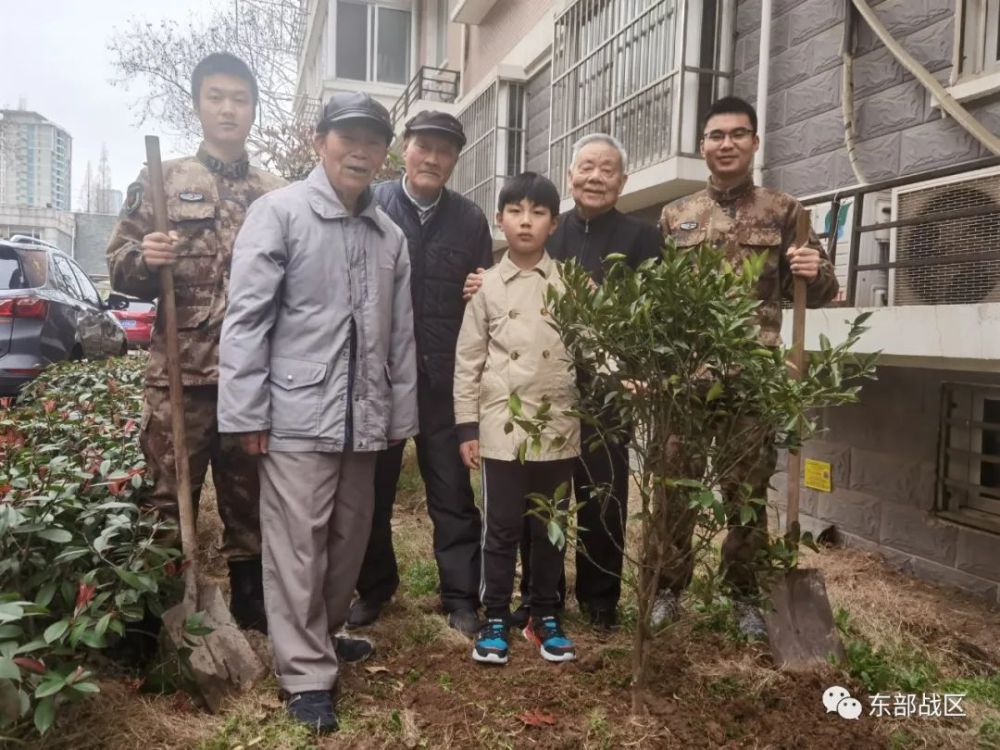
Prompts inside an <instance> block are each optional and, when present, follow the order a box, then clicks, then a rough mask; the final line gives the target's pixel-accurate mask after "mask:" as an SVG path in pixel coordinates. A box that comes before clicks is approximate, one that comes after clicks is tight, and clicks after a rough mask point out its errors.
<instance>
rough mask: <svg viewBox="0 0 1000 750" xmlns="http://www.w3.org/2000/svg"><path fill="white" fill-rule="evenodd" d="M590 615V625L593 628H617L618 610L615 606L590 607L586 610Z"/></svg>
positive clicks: (605, 629)
mask: <svg viewBox="0 0 1000 750" xmlns="http://www.w3.org/2000/svg"><path fill="white" fill-rule="evenodd" d="M587 614H588V616H589V617H590V627H592V628H594V630H604V631H608V630H616V629H617V628H618V611H617V609H616V608H615V607H590V608H589V609H588V610H587Z"/></svg>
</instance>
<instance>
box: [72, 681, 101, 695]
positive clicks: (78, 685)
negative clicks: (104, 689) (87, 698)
mask: <svg viewBox="0 0 1000 750" xmlns="http://www.w3.org/2000/svg"><path fill="white" fill-rule="evenodd" d="M71 687H72V688H73V689H74V690H75V691H76V692H78V693H85V694H89V693H99V692H101V689H100V688H99V687H98V686H97V684H96V683H93V682H75V683H73V685H72V686H71Z"/></svg>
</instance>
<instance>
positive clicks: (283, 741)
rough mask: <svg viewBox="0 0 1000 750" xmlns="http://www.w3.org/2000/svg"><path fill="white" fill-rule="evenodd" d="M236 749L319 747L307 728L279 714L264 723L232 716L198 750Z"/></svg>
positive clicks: (244, 717)
mask: <svg viewBox="0 0 1000 750" xmlns="http://www.w3.org/2000/svg"><path fill="white" fill-rule="evenodd" d="M237 747H243V748H252V747H265V748H266V747H282V748H288V750H313V748H316V747H318V746H317V744H316V737H315V735H314V734H313V733H312V732H311V731H310V730H309V729H308V728H307V727H305V726H303V725H301V724H297V723H296V722H294V721H292V720H291V719H290V718H288V717H287V716H286V714H285V713H284V712H280V713H275V714H271V715H270V716H269V717H268V718H267V719H266V720H264V721H261V720H260V719H258V718H256V717H248V716H245V715H240V714H237V715H234V716H231V717H230V718H228V719H227V720H226V723H225V724H224V725H223V727H222V729H221V730H220V731H219V732H218V734H216V735H214V736H213V737H211V738H209V739H207V740H205V741H204V742H202V743H201V744H199V745H198V750H233V748H237Z"/></svg>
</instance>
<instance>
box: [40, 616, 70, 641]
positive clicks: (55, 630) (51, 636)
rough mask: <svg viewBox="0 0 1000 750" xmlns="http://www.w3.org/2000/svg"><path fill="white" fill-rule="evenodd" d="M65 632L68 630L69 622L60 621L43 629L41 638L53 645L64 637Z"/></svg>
mask: <svg viewBox="0 0 1000 750" xmlns="http://www.w3.org/2000/svg"><path fill="white" fill-rule="evenodd" d="M67 630H69V620H60V621H59V622H54V623H52V624H51V625H49V626H48V627H47V628H45V632H44V633H43V634H42V638H44V639H45V642H46V643H54V642H55V641H58V640H59V639H60V638H62V637H63V636H64V635H66V631H67Z"/></svg>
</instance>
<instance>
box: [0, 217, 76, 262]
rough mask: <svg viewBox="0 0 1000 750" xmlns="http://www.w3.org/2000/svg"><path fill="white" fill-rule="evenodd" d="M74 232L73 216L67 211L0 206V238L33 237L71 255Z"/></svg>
mask: <svg viewBox="0 0 1000 750" xmlns="http://www.w3.org/2000/svg"><path fill="white" fill-rule="evenodd" d="M75 232H76V226H75V223H74V221H73V214H71V213H70V212H69V211H56V210H55V209H54V208H25V207H20V206H3V205H0V237H4V238H7V237H13V236H14V235H15V234H23V235H27V236H29V237H35V238H37V239H40V240H43V241H45V242H48V243H49V244H51V245H55V246H56V247H58V248H59V249H60V250H62V251H63V252H64V253H66V254H67V255H72V254H73V235H74V233H75Z"/></svg>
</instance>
